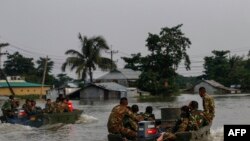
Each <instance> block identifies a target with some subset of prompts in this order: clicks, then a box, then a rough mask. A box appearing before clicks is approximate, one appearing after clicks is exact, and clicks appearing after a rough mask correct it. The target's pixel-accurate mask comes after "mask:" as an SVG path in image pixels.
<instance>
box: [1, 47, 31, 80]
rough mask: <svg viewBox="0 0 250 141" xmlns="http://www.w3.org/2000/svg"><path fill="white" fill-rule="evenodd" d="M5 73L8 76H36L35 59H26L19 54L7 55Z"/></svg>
mask: <svg viewBox="0 0 250 141" xmlns="http://www.w3.org/2000/svg"><path fill="white" fill-rule="evenodd" d="M4 72H6V74H7V75H12V76H16V75H20V76H24V75H25V74H34V73H35V67H34V63H33V58H26V57H24V56H22V55H21V54H20V53H19V52H15V53H13V54H9V55H7V60H6V61H5V62H4Z"/></svg>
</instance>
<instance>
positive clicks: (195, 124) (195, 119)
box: [189, 110, 208, 130]
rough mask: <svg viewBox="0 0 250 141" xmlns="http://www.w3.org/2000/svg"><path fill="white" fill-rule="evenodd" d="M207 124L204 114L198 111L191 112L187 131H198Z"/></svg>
mask: <svg viewBox="0 0 250 141" xmlns="http://www.w3.org/2000/svg"><path fill="white" fill-rule="evenodd" d="M207 124H208V121H207V119H206V118H205V116H204V113H203V112H202V111H200V110H192V111H191V114H190V121H189V130H198V129H199V128H201V127H203V126H206V125H207Z"/></svg>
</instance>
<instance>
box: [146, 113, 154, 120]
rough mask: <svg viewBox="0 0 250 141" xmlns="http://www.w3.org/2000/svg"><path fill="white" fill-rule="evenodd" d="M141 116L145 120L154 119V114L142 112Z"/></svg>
mask: <svg viewBox="0 0 250 141" xmlns="http://www.w3.org/2000/svg"><path fill="white" fill-rule="evenodd" d="M143 118H144V120H147V121H153V120H155V115H154V114H151V113H146V112H145V113H143Z"/></svg>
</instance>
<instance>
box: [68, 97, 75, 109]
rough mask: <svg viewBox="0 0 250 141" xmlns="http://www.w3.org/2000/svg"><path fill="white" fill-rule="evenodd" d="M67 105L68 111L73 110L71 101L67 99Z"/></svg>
mask: <svg viewBox="0 0 250 141" xmlns="http://www.w3.org/2000/svg"><path fill="white" fill-rule="evenodd" d="M68 107H69V112H73V109H74V108H73V103H72V101H70V100H69V101H68Z"/></svg>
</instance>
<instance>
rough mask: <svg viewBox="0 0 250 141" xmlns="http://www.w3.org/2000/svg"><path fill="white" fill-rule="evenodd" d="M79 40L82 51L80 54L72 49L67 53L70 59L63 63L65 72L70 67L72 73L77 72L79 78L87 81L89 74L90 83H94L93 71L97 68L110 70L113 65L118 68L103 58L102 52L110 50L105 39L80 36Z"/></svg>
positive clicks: (109, 60)
mask: <svg viewBox="0 0 250 141" xmlns="http://www.w3.org/2000/svg"><path fill="white" fill-rule="evenodd" d="M78 38H79V40H80V42H81V50H80V52H79V51H77V50H74V49H70V50H67V51H66V52H65V54H66V55H70V57H68V58H67V59H66V61H65V63H63V65H62V70H63V71H65V70H66V67H67V66H69V67H70V70H71V71H73V70H75V72H76V74H77V75H78V77H79V78H81V79H82V80H85V79H86V76H87V74H88V75H89V78H90V82H93V71H94V70H96V68H97V67H99V68H100V69H101V70H108V69H110V68H111V63H112V66H115V67H114V68H116V65H115V64H114V62H112V60H111V59H109V58H106V57H102V56H101V51H102V50H106V49H109V47H108V45H107V43H106V41H105V39H104V38H103V37H101V36H97V37H91V38H87V37H86V36H84V37H82V35H81V34H79V36H78Z"/></svg>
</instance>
